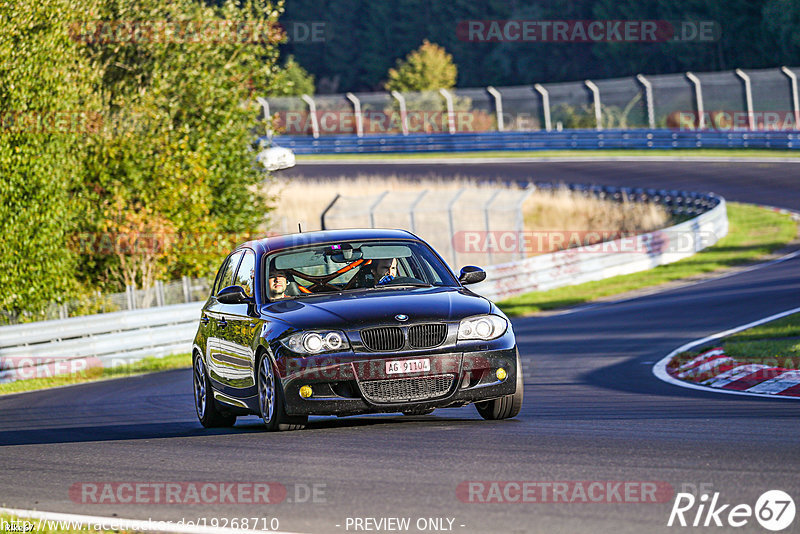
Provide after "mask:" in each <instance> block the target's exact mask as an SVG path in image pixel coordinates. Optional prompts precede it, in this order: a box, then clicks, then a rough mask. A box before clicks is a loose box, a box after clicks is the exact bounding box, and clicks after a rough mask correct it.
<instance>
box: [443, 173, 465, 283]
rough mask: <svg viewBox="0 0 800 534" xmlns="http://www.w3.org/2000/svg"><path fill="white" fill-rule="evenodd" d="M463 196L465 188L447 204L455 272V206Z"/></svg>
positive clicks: (451, 255)
mask: <svg viewBox="0 0 800 534" xmlns="http://www.w3.org/2000/svg"><path fill="white" fill-rule="evenodd" d="M463 194H464V188H463V187H462V188H461V189H459V190H458V191H457V192H456V194H455V195H453V198H451V199H450V202H448V203H447V222H448V224H449V226H450V257H451V258H452V259H453V266H452V267H453V270H455V269H456V261H457V259H456V247H455V245H454V244H453V241H454V239H455V233H456V229H455V223H454V222H453V206H455V203H456V201H457V200H458V197H460V196H461V195H463Z"/></svg>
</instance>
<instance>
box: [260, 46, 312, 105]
mask: <svg viewBox="0 0 800 534" xmlns="http://www.w3.org/2000/svg"><path fill="white" fill-rule="evenodd" d="M267 93H268V94H269V95H270V96H300V95H313V94H314V76H313V75H312V74H309V73H308V71H307V70H306V69H304V68H303V67H302V65H300V63H298V62H297V60H295V59H294V56H288V57H287V58H286V63H284V65H283V67H282V68H281V69H280V70H278V71H277V73H276V74H275V76H274V77H273V78H272V82H271V85H270V89H268V90H267Z"/></svg>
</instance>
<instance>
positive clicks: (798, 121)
mask: <svg viewBox="0 0 800 534" xmlns="http://www.w3.org/2000/svg"><path fill="white" fill-rule="evenodd" d="M781 72H783V73H784V74H785V75H786V76H787V77H788V78H789V83H791V84H792V110H793V111H794V127H795V128H797V129H800V102H798V98H797V74H795V73H794V72H792V71H791V70H789V67H785V66H784V67H781Z"/></svg>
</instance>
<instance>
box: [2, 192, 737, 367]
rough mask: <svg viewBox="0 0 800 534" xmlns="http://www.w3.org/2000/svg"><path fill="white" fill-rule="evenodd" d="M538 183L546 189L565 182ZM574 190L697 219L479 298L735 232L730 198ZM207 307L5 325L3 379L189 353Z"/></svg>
mask: <svg viewBox="0 0 800 534" xmlns="http://www.w3.org/2000/svg"><path fill="white" fill-rule="evenodd" d="M535 186H536V188H537V189H546V188H548V187H561V186H562V185H561V184H548V183H536V184H535ZM569 187H570V189H572V190H573V191H575V192H578V193H583V194H585V195H595V196H598V197H601V198H608V199H612V200H618V201H623V200H625V199H627V200H636V201H649V202H659V203H661V204H663V205H665V206H667V207H668V208H669V209H670V211H671V212H672V213H673V214H675V215H680V216H690V217H692V218H691V219H689V220H687V221H685V222H682V223H680V224H677V225H674V226H672V227H669V228H666V229H664V230H659V231H656V232H651V233H649V234H643V235H640V236H636V237H635V238H633V239H635V241H634V248H635V250H634V253H631V254H625V253H620V252H619V251H615V252H606V253H598V252H591V251H589V250H587V249H585V248H584V247H581V248H574V249H567V250H563V251H559V252H555V253H550V254H543V255H540V256H535V257H531V258H527V259H524V260H519V261H515V262H510V263H505V264H501V265H493V266H489V267H487V268H486V271H487V275H488V276H487V280H486V281H485V282H482V283H480V284H477V285H475V286H471V288H472V289H473V290H474V291H475V292H476V293H479V294H482V295H485V296H487V297H489V298H492V299H499V298H506V297H509V296H512V295H515V294H519V293H521V292H524V291H532V290H537V289H538V290H545V289H551V288H554V287H559V286H562V285H568V284H576V283H581V282H585V281H590V280H599V279H602V278H606V277H609V276H616V275H619V274H626V273H631V272H636V271H641V270H645V269H649V268H652V267H655V266H656V265H661V264H664V263H669V262H672V261H677V260H679V259H682V258H684V257H688V256H690V255H691V254H693V253H694V252H696V251H697V250H700V249H702V248H705V247H707V246H710V245H712V244H713V243H715V242H716V241H717V240H718V239H720V238H721V237H722V236H724V235H726V234H727V231H728V220H727V215H726V211H725V201H724V199H722V198H721V197H718V196H716V195H713V194H700V193H691V192H686V191H664V190H655V189H630V188H622V187H600V186H587V185H574V184H573V185H570V186H569ZM686 236H689V237H690V239H691V243H692V244H695V245H697V246H691V247H688V248H683V249H681V248H680V247H678V248H679V250H678V251H677V252H673V251H672V250H671V249H672V248H675V245H676V243H677V242H678V240H680V239H684V238H685V237H686ZM611 243H613V242H611ZM609 246H610V245H609ZM201 307H202V303H201V302H193V303H188V304H178V305H173V306H164V307H159V308H150V309H143V310H132V311H124V312H113V313H104V314H100V315H90V316H83V317H73V318H69V319H61V320H54V321H42V322H37V323H27V324H20V325H14V326H4V327H0V382H9V381H13V380H17V379H20V378H34V377H42V376H52V375H54V374H60V373H63V372H71V371H75V370H82V369H86V368H88V367H95V366H104V367H113V366H115V365H119V364H125V363H130V362H132V361H136V360H138V359H141V358H143V357H145V356H166V355H169V354H175V353H181V352H188V351H189V350H190V347H191V342H192V339H193V338H194V335H195V332H196V330H197V321H198V318H199V316H200V309H201Z"/></svg>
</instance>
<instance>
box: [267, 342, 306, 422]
mask: <svg viewBox="0 0 800 534" xmlns="http://www.w3.org/2000/svg"><path fill="white" fill-rule="evenodd" d="M283 399H284V393H283V387H282V386H281V381H280V379H279V378H277V377H276V375H275V369H274V367H273V365H272V360H270V358H269V356H267V355H266V354H264V355H263V356H262V358H261V360H260V361H259V364H258V409H259V415H260V416H261V419H263V421H264V424H265V425H266V426H267V430H270V431H275V430H302V429H303V428H305V426H306V423H307V422H308V416H307V415H306V416H289V415H286V404H285V402H284V400H283Z"/></svg>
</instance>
